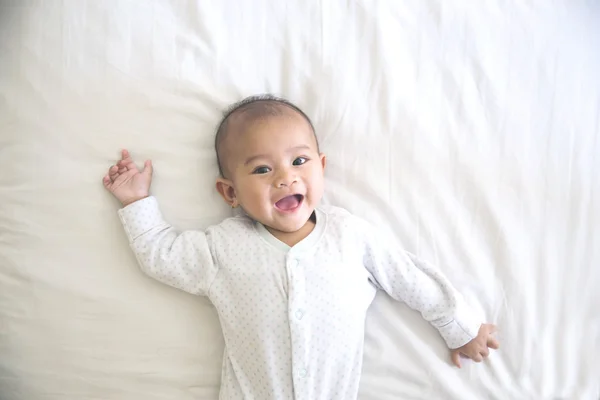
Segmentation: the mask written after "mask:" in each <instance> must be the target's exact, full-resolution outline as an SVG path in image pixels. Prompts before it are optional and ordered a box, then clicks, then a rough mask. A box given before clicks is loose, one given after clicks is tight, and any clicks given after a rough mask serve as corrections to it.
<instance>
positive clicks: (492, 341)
mask: <svg viewBox="0 0 600 400" xmlns="http://www.w3.org/2000/svg"><path fill="white" fill-rule="evenodd" d="M487 346H488V347H489V348H490V349H494V350H498V349H499V348H500V342H498V340H497V339H496V338H495V337H493V336H490V337H488V340H487Z"/></svg>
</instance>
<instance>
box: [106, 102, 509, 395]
mask: <svg viewBox="0 0 600 400" xmlns="http://www.w3.org/2000/svg"><path fill="white" fill-rule="evenodd" d="M215 147H216V153H217V160H218V164H219V171H220V177H219V178H218V179H217V182H216V188H217V191H218V192H219V193H220V194H221V196H222V197H223V199H224V200H225V202H226V203H227V204H229V205H230V206H231V207H240V208H241V209H242V210H243V211H244V212H243V215H241V216H237V217H233V218H229V219H226V220H225V221H223V222H222V223H220V224H219V225H216V226H212V227H209V228H208V229H207V230H206V231H204V232H201V231H186V232H182V233H179V232H177V231H176V230H175V228H173V227H172V226H171V225H169V224H168V223H167V222H166V221H165V220H164V219H163V217H162V215H161V212H160V210H159V207H158V203H157V201H156V199H155V198H154V197H151V196H150V194H149V190H150V183H151V181H152V163H151V162H150V161H146V163H145V165H144V168H143V170H141V171H140V170H138V168H137V167H136V165H135V164H134V162H133V160H132V158H131V156H130V155H129V153H128V152H127V150H123V152H122V158H121V160H120V161H119V162H118V163H117V164H116V165H114V166H112V167H111V168H110V169H109V171H108V174H107V175H106V176H105V177H104V180H103V183H104V186H105V187H106V189H108V190H109V191H110V192H111V193H112V194H113V195H114V196H115V197H116V198H117V199H118V200H119V201H120V202H121V203H122V205H123V208H122V209H121V210H119V216H120V218H121V221H122V223H123V227H124V228H125V232H126V233H127V236H128V238H129V242H130V244H131V247H132V249H133V251H134V252H135V255H136V257H137V259H138V261H139V264H140V266H141V268H142V270H143V271H144V272H145V273H146V274H148V275H149V276H151V277H153V278H154V279H157V280H159V281H161V282H163V283H165V284H167V285H171V286H173V287H176V288H178V289H181V290H184V291H186V292H189V293H192V294H195V295H202V296H208V298H209V299H210V300H211V302H212V303H213V304H214V306H215V307H216V309H217V311H218V314H219V319H220V321H221V325H222V328H223V335H224V338H225V354H224V358H223V369H222V382H221V392H220V398H221V399H257V400H258V399H260V400H265V399H277V400H281V399H310V400H314V399H324V400H325V399H326V400H333V399H339V400H348V399H355V398H356V397H357V393H358V383H359V379H360V375H361V367H362V359H363V342H364V329H365V318H366V313H367V309H368V308H369V306H370V304H371V302H372V301H373V298H374V296H375V293H376V291H377V290H378V289H381V290H384V291H385V292H386V293H388V294H389V295H390V296H391V297H393V298H394V299H396V300H399V301H403V302H405V303H406V304H408V306H410V307H411V308H413V309H415V310H418V311H419V312H420V313H421V314H422V316H423V317H424V318H425V319H426V320H427V321H429V322H430V323H431V324H432V325H433V326H434V327H435V328H436V329H437V330H438V331H439V332H440V334H441V336H442V337H443V338H444V340H445V341H446V344H447V345H448V347H449V348H450V349H454V350H453V351H452V360H453V362H454V363H455V364H456V365H457V366H458V367H460V361H459V358H460V356H463V357H468V358H471V359H473V360H474V361H476V362H480V361H482V360H483V359H484V358H485V357H487V356H488V354H489V350H488V348H494V349H495V348H498V342H497V341H496V339H495V338H494V337H493V336H492V334H493V331H494V326H493V325H490V324H482V323H481V321H479V320H478V319H477V317H476V316H475V315H474V313H473V311H472V310H471V309H470V308H469V306H468V305H467V304H466V303H465V301H464V300H463V299H462V297H461V296H460V294H459V293H457V292H456V290H455V289H454V288H453V287H452V286H451V284H450V282H448V280H446V278H444V277H443V276H442V275H441V274H440V272H439V271H437V270H436V269H434V268H433V267H432V266H430V265H429V264H427V263H424V262H422V261H420V260H418V259H416V258H415V257H414V256H413V255H411V254H409V253H407V252H405V251H404V250H402V249H401V248H399V247H398V246H397V245H396V244H394V243H390V242H389V241H388V239H387V237H385V236H384V235H382V234H380V233H379V232H377V230H375V229H373V227H372V226H370V225H369V224H368V223H366V222H365V221H363V220H361V219H360V218H358V217H356V216H353V215H352V214H350V213H348V212H347V211H345V210H343V209H341V208H337V207H331V206H323V205H321V204H320V202H321V198H322V196H323V190H324V186H325V185H324V177H323V172H324V169H325V165H326V159H325V155H324V154H323V153H321V152H320V150H319V144H318V142H317V138H316V135H315V130H314V127H313V125H312V123H311V121H310V119H309V118H308V116H306V114H304V112H302V111H301V110H300V109H299V108H298V107H296V106H295V105H293V104H292V103H290V102H288V101H286V100H284V99H281V98H277V97H274V96H270V95H264V96H253V97H249V98H246V99H244V100H242V101H241V102H239V103H236V104H234V105H233V106H231V107H230V108H229V109H228V111H227V112H226V113H225V115H224V117H223V120H222V121H221V123H220V125H219V127H218V130H217V134H216V140H215Z"/></svg>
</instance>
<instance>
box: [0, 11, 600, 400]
mask: <svg viewBox="0 0 600 400" xmlns="http://www.w3.org/2000/svg"><path fill="white" fill-rule="evenodd" d="M599 19H600V6H599V5H598V3H597V2H593V1H554V2H547V1H541V0H540V1H536V0H527V1H510V0H506V1H500V0H498V1H494V0H490V1H485V2H470V1H467V0H462V1H454V2H441V1H433V0H426V1H418V0H404V1H392V0H389V1H383V0H382V1H341V0H334V1H325V0H321V1H302V0H289V1H285V2H274V1H266V0H253V1H251V0H245V1H233V0H230V1H222V2H201V1H195V2H194V1H178V0H153V1H133V0H122V1H118V0H105V1H91V0H87V1H86V0H80V1H78V0H63V1H54V0H48V1H41V0H26V1H17V0H12V1H11V0H2V1H0V166H1V169H0V171H1V172H0V398H1V399H2V400H51V399H61V400H83V399H86V400H92V399H98V400H100V399H102V400H137V399H145V400H159V399H160V400H173V399H177V400H187V399H190V400H191V399H207V400H208V399H217V398H218V388H219V379H220V369H221V359H222V352H223V339H222V335H221V331H220V327H219V322H218V318H217V315H216V312H215V310H214V308H213V307H212V306H211V304H210V303H209V302H208V301H207V300H206V299H204V298H197V297H193V296H190V295H187V294H184V293H182V292H178V291H176V290H174V289H171V288H168V287H166V286H162V285H160V284H158V283H156V282H154V281H152V280H150V279H149V278H147V277H145V276H144V275H143V274H142V273H141V272H140V270H139V268H138V267H137V264H136V262H135V259H134V256H133V255H132V253H131V252H130V250H129V248H128V244H127V240H126V237H125V235H124V233H123V231H122V229H121V226H120V223H119V219H118V217H117V214H116V210H117V209H118V204H117V203H116V201H115V200H114V199H113V198H111V197H110V195H109V194H108V193H107V192H105V190H104V189H103V187H102V183H101V178H102V176H103V174H104V173H105V171H106V169H107V167H108V166H109V165H110V164H111V163H114V161H115V160H116V159H117V157H118V154H119V150H120V149H121V148H128V149H130V150H131V152H132V154H133V155H134V157H136V159H138V160H143V159H146V158H151V159H152V160H153V161H154V165H155V180H154V184H153V194H155V195H156V196H157V197H158V199H159V200H160V204H161V206H162V209H163V212H164V213H165V215H166V216H167V218H168V219H169V221H171V222H172V223H173V224H174V225H175V226H177V227H178V228H179V229H201V228H204V227H207V226H209V225H211V224H214V223H217V222H219V221H220V220H221V219H222V218H224V217H227V216H229V215H231V210H230V209H228V208H227V206H226V205H225V204H224V203H223V201H222V200H220V198H219V197H218V194H217V193H216V191H215V190H214V185H213V183H214V179H215V177H216V175H217V167H216V162H215V156H214V153H213V149H212V145H213V138H214V136H213V135H214V128H215V125H216V124H217V122H218V120H219V117H220V115H221V114H220V113H221V111H222V110H223V108H225V107H226V106H227V105H228V104H230V103H232V102H234V101H237V100H239V99H241V98H243V97H245V96H247V95H250V94H256V93H273V94H277V95H282V96H285V97H287V98H289V99H290V100H292V101H294V102H296V103H297V104H299V105H300V106H301V107H303V108H304V110H305V111H306V112H307V113H308V114H309V115H310V116H311V117H312V119H313V120H314V123H315V126H316V129H317V134H318V137H319V140H320V142H321V146H322V149H323V151H324V152H325V153H326V154H327V156H328V167H327V171H326V180H327V189H326V195H325V199H324V202H326V203H328V204H335V205H338V206H342V207H345V208H347V209H348V210H350V211H352V212H353V213H355V214H357V215H359V216H361V217H364V218H366V219H368V220H369V221H371V222H373V223H374V224H377V225H379V226H381V229H383V230H385V231H386V232H387V233H389V234H390V235H394V236H395V238H397V240H398V241H399V242H401V243H402V245H403V246H404V247H405V248H406V249H408V250H410V251H412V252H414V253H416V254H418V255H419V256H420V257H422V258H426V259H428V260H430V261H432V262H434V263H436V264H437V265H438V266H439V268H440V269H441V270H442V271H443V272H444V273H445V274H447V276H448V277H449V278H450V279H451V280H452V282H453V283H454V284H455V285H456V286H457V287H458V288H459V289H460V290H461V291H462V293H463V294H464V295H465V297H466V299H467V301H469V302H470V303H471V304H472V305H473V307H474V308H475V309H476V310H477V312H478V313H480V315H481V316H482V318H485V320H487V321H490V322H494V323H496V324H497V325H498V328H499V331H498V333H497V335H498V338H499V339H500V341H501V343H502V347H501V349H500V350H498V351H495V352H493V353H492V355H491V356H490V357H489V359H488V360H487V361H485V362H484V363H482V364H475V363H470V362H467V361H465V362H464V363H463V364H464V365H463V368H462V369H460V370H459V369H457V368H454V367H453V366H452V365H451V363H450V358H449V352H448V350H447V349H446V348H445V346H444V344H443V341H442V339H441V338H440V337H439V336H438V335H437V333H436V332H435V331H434V330H433V329H432V328H431V327H430V326H429V325H427V323H425V322H424V321H423V320H422V319H421V318H420V317H419V315H418V314H417V313H415V312H414V311H412V310H410V309H408V308H407V307H406V306H405V305H403V304H400V303H396V302H393V301H391V300H390V299H389V298H388V297H386V296H385V295H378V296H377V298H376V300H375V302H374V304H373V306H372V307H371V309H370V312H369V315H368V318H367V321H366V324H367V333H366V339H365V340H366V348H365V354H364V370H363V375H362V379H361V382H360V399H364V400H392V399H428V400H430V399H460V400H469V399H499V400H505V399H536V400H537V399H577V400H579V399H583V400H596V399H599V398H600V357H599V354H600V292H599V290H598V287H600V157H599V156H598V155H599V154H600V74H598V71H600V25H599V24H598V21H599Z"/></svg>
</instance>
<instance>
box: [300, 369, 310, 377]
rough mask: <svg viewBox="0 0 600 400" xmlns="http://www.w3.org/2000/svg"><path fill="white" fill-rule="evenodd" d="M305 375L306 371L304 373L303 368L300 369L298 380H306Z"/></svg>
mask: <svg viewBox="0 0 600 400" xmlns="http://www.w3.org/2000/svg"><path fill="white" fill-rule="evenodd" d="M307 373H308V371H306V370H305V369H304V368H302V369H301V370H300V371H298V376H299V377H300V378H306V374H307Z"/></svg>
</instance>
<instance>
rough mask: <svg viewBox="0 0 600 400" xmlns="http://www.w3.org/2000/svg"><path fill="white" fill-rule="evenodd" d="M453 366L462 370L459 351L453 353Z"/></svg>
mask: <svg viewBox="0 0 600 400" xmlns="http://www.w3.org/2000/svg"><path fill="white" fill-rule="evenodd" d="M452 364H454V365H456V366H457V367H458V368H460V351H458V350H453V351H452Z"/></svg>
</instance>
